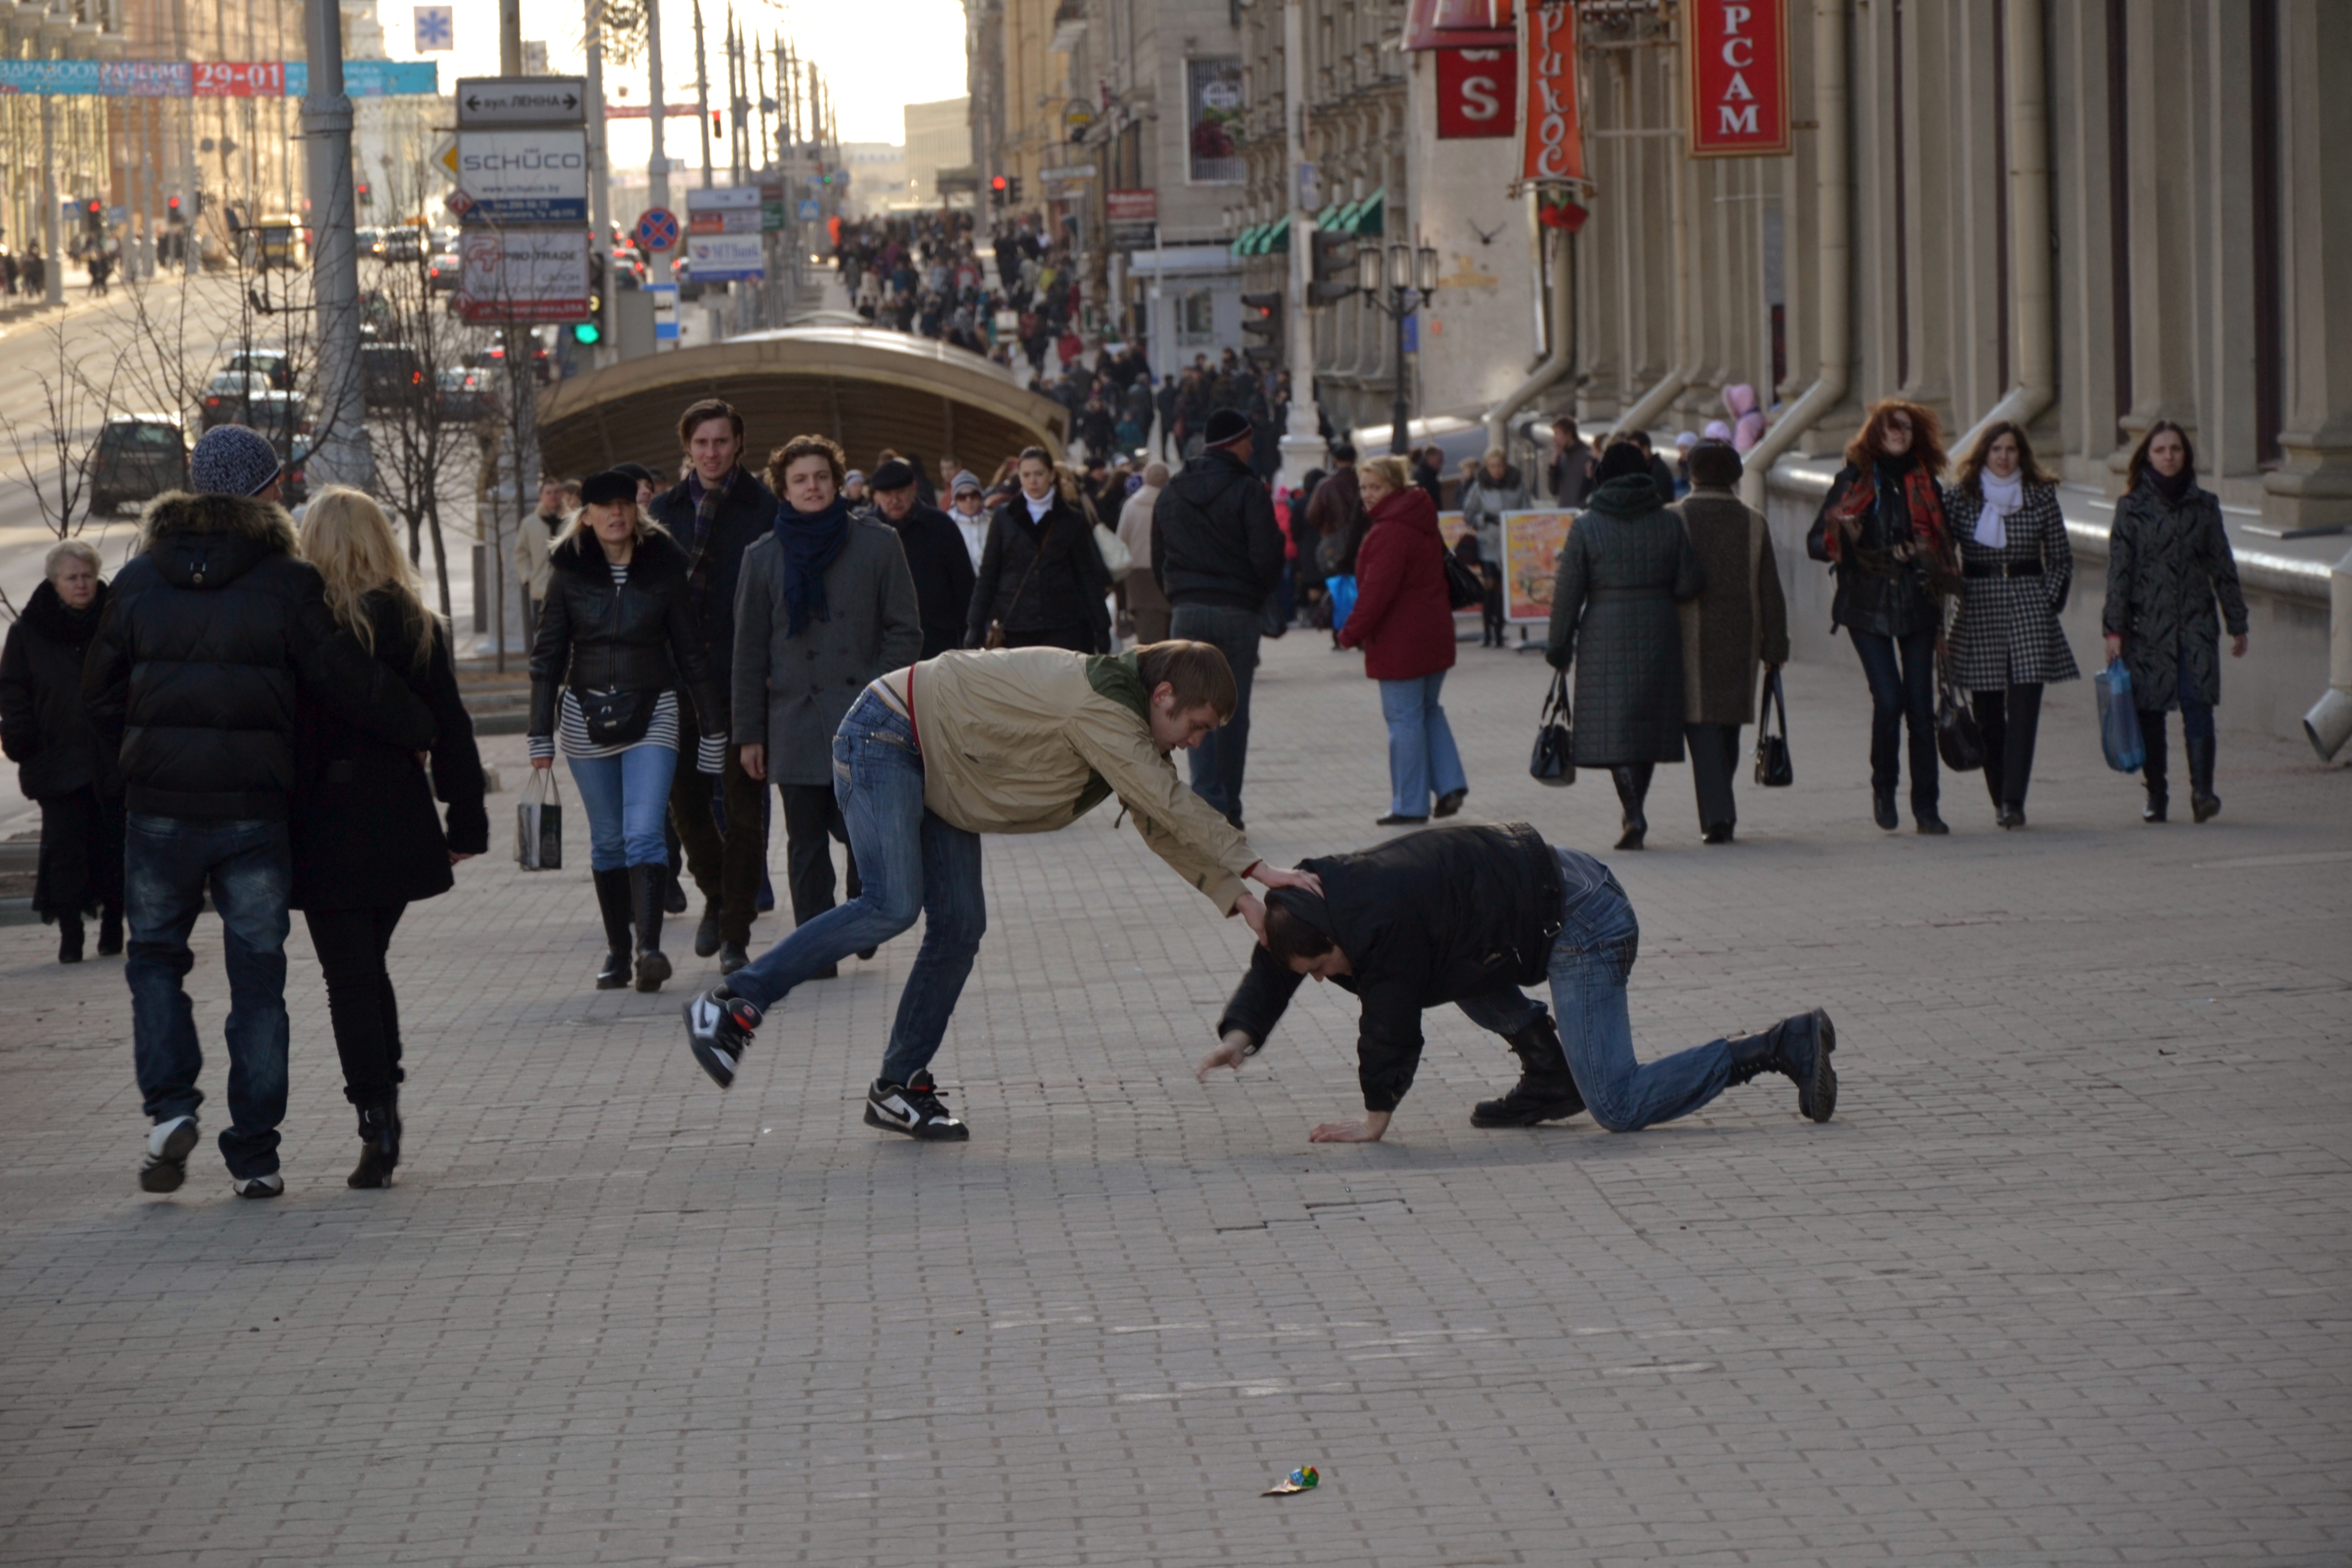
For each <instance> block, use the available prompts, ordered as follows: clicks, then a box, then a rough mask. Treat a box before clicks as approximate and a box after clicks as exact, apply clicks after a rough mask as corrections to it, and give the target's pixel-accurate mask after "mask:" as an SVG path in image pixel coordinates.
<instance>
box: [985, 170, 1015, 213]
mask: <svg viewBox="0 0 2352 1568" xmlns="http://www.w3.org/2000/svg"><path fill="white" fill-rule="evenodd" d="M988 189H989V194H990V196H991V198H992V200H993V201H994V202H995V203H996V205H998V206H1003V205H1004V203H1005V200H1006V198H1007V196H1008V195H1010V194H1011V192H1012V189H1013V182H1012V181H1010V180H1008V179H1006V178H1005V177H1004V176H1003V175H1002V174H997V175H995V176H993V177H992V178H991V179H990V180H989V182H988Z"/></svg>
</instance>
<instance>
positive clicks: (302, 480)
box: [270, 436, 310, 507]
mask: <svg viewBox="0 0 2352 1568" xmlns="http://www.w3.org/2000/svg"><path fill="white" fill-rule="evenodd" d="M270 444H271V445H272V446H274V447H277V448H278V456H279V457H280V458H284V459H285V461H286V466H285V467H284V468H280V469H278V483H279V484H280V485H282V486H284V487H285V488H284V489H281V490H280V491H279V492H278V500H279V502H280V503H281V504H283V505H286V506H289V507H297V506H300V505H301V504H302V503H303V502H304V501H307V500H310V476H309V474H308V473H307V472H306V470H307V469H308V468H309V467H310V437H308V436H297V437H294V438H293V439H292V440H290V441H273V442H272V443H270Z"/></svg>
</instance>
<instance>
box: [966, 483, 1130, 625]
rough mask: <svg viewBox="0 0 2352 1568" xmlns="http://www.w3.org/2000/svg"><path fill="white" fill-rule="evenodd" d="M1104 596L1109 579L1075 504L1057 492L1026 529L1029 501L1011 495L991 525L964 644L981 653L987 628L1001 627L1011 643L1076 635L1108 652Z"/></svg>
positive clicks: (975, 586)
mask: <svg viewBox="0 0 2352 1568" xmlns="http://www.w3.org/2000/svg"><path fill="white" fill-rule="evenodd" d="M1040 552H1043V553H1044V556H1045V559H1044V561H1043V562H1042V563H1041V562H1040V561H1039V560H1038V555H1039V553H1040ZM1032 566H1034V567H1035V568H1036V570H1035V571H1034V572H1032V571H1031V570H1030V568H1031V567H1032ZM1109 592H1110V572H1109V570H1108V568H1106V567H1105V566H1104V565H1103V560H1102V552H1101V551H1099V550H1097V549H1096V548H1095V534H1094V529H1093V527H1092V525H1090V524H1089V523H1088V522H1087V514H1086V513H1085V512H1084V511H1082V510H1079V508H1078V505H1077V503H1076V502H1075V501H1073V500H1070V499H1069V498H1068V497H1066V496H1065V495H1064V494H1063V493H1062V491H1061V489H1060V488H1059V487H1058V486H1057V487H1056V488H1055V491H1054V503H1053V505H1051V506H1049V507H1047V508H1046V509H1045V517H1044V518H1043V519H1041V520H1040V521H1036V522H1032V521H1029V502H1028V499H1027V498H1026V497H1024V496H1015V497H1013V499H1012V500H1009V501H1007V502H1005V503H1004V504H1003V506H1001V507H998V508H997V509H996V515H995V516H994V517H992V518H991V519H990V520H989V524H988V543H987V545H986V547H985V548H983V549H982V552H981V555H980V574H979V580H978V581H977V582H975V583H974V584H972V591H971V613H970V614H969V615H968V616H966V617H965V620H964V644H963V645H964V647H982V646H983V645H984V644H985V643H986V641H987V638H988V623H989V622H991V621H1001V622H1003V625H1004V630H1005V632H1006V634H1007V635H1008V636H1011V637H1015V638H1020V637H1031V636H1034V635H1035V634H1039V633H1045V634H1055V633H1064V632H1077V633H1082V634H1085V636H1087V637H1091V638H1092V639H1093V646H1094V650H1095V651H1096V652H1097V653H1101V652H1104V651H1107V648H1108V633H1109V630H1110V612H1109V611H1108V610H1107V609H1106V608H1105V607H1104V605H1103V597H1104V595H1107V594H1108V593H1109ZM1057 640H1058V639H1057Z"/></svg>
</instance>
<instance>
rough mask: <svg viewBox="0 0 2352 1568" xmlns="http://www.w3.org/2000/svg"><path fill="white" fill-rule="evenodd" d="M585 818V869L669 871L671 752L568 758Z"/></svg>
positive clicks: (636, 749)
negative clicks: (661, 868) (664, 868)
mask: <svg viewBox="0 0 2352 1568" xmlns="http://www.w3.org/2000/svg"><path fill="white" fill-rule="evenodd" d="M564 761H566V762H568V763H571V764H572V782H573V783H574V784H578V785H579V786H580V804H581V805H582V806H583V807H584V808H586V810H587V813H588V864H589V865H590V866H592V867H593V868H595V869H597V870H599V871H618V870H622V869H624V868H627V867H630V866H667V865H668V864H669V839H668V837H667V836H666V834H665V833H664V829H665V828H666V827H667V825H668V823H669V791H670V783H671V781H672V780H673V779H674V778H675V777H676V776H677V747H675V746H631V747H630V748H629V749H628V750H627V751H625V752H622V753H621V754H620V755H618V756H616V757H566V758H565V759H564Z"/></svg>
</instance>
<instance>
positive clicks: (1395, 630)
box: [1339, 487, 1454, 680]
mask: <svg viewBox="0 0 2352 1568" xmlns="http://www.w3.org/2000/svg"><path fill="white" fill-rule="evenodd" d="M1371 516H1372V526H1371V528H1370V531H1367V532H1366V533H1365V535H1364V542H1363V544H1362V545H1361V547H1360V548H1359V549H1358V550H1357V552H1356V607H1355V608H1354V609H1352V610H1349V612H1348V624H1347V625H1346V626H1342V627H1340V628H1339V642H1340V644H1341V646H1342V647H1360V648H1362V649H1363V650H1364V673H1365V674H1366V675H1368V676H1370V677H1371V678H1372V679H1374V680H1418V679H1421V678H1422V677H1423V676H1424V675H1435V674H1436V673H1437V672H1438V671H1439V670H1441V669H1452V668H1454V601H1453V599H1452V598H1451V597H1450V596H1449V595H1447V594H1446V592H1445V563H1444V553H1445V542H1444V539H1443V538H1441V537H1440V536H1439V534H1438V531H1437V508H1436V507H1434V506H1433V505H1432V504H1430V500H1429V496H1428V495H1427V493H1426V492H1424V491H1423V490H1422V489H1418V488H1417V487H1408V488H1407V489H1402V490H1400V491H1398V492H1397V493H1396V494H1394V495H1392V496H1391V497H1389V498H1388V499H1387V500H1384V501H1382V502H1381V504H1380V505H1378V506H1376V507H1374V508H1373V509H1372V513H1371Z"/></svg>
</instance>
